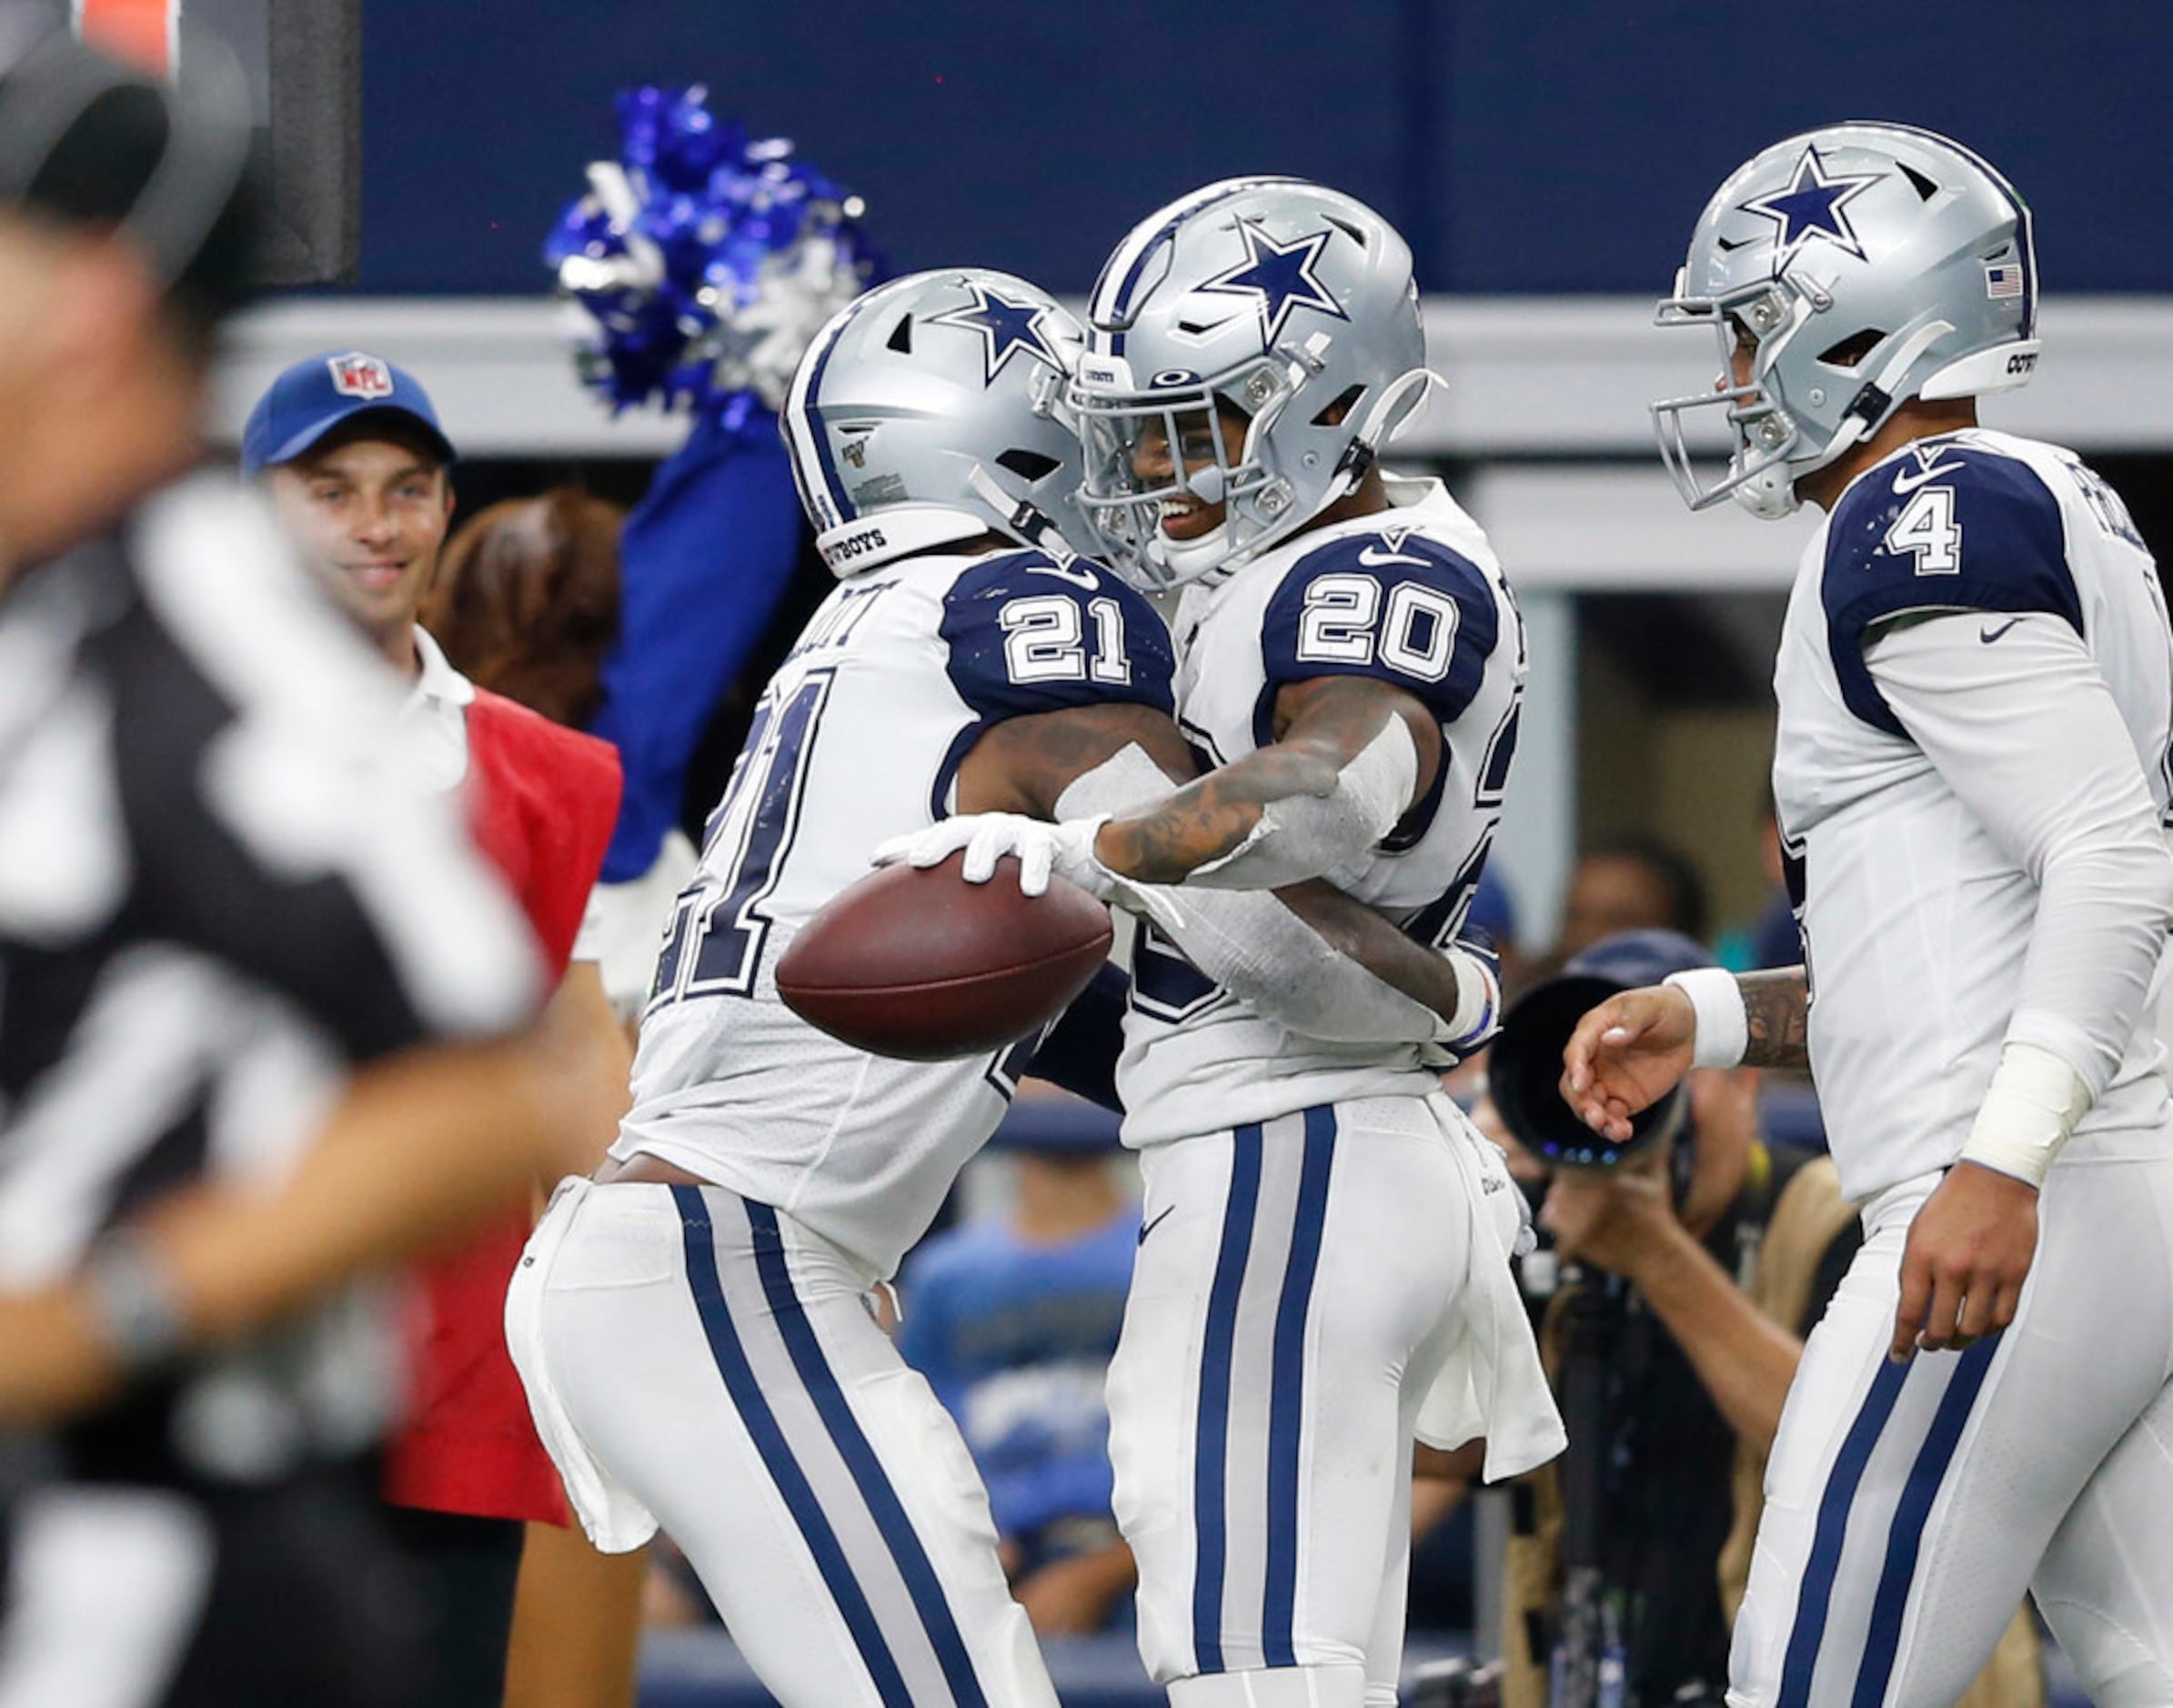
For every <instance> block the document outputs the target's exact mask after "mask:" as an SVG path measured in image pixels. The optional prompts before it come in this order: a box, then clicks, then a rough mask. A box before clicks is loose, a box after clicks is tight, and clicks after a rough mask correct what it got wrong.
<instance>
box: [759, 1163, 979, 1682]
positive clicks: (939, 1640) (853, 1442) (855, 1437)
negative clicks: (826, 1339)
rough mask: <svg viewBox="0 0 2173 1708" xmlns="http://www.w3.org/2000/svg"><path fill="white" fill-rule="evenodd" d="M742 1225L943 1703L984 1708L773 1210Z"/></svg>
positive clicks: (946, 1608)
mask: <svg viewBox="0 0 2173 1708" xmlns="http://www.w3.org/2000/svg"><path fill="white" fill-rule="evenodd" d="M747 1220H748V1222H749V1226H750V1227H751V1228H752V1229H753V1231H754V1252H755V1269H756V1271H757V1272H758V1273H759V1274H760V1276H761V1278H762V1293H763V1296H764V1297H765V1298H766V1299H768V1300H769V1301H770V1311H772V1312H773V1313H775V1315H776V1318H777V1325H778V1331H779V1332H780V1334H781V1335H782V1336H783V1337H784V1342H785V1350H786V1351H788V1352H789V1353H790V1354H791V1358H792V1368H793V1369H794V1370H796V1371H799V1372H800V1381H802V1382H804V1383H805V1384H806V1385H807V1390H808V1392H809V1394H810V1396H811V1397H812V1398H813V1400H814V1402H815V1411H816V1413H817V1415H819V1416H820V1418H821V1419H822V1422H823V1427H824V1428H826V1429H828V1430H829V1431H830V1440H831V1441H833V1442H836V1443H837V1447H838V1453H839V1456H840V1458H842V1459H843V1460H844V1461H845V1465H846V1468H847V1469H848V1470H849V1471H850V1472H852V1480H853V1482H855V1483H857V1484H858V1485H859V1487H860V1498H861V1499H862V1500H864V1501H866V1502H868V1510H869V1511H870V1512H872V1513H873V1514H874V1515H875V1523H876V1528H877V1529H878V1530H880V1532H882V1538H883V1542H884V1544H885V1545H886V1546H887V1547H888V1548H889V1549H890V1558H891V1559H892V1560H894V1561H896V1562H897V1563H898V1572H899V1575H900V1577H902V1578H903V1579H904V1580H905V1586H906V1591H907V1592H908V1593H909V1594H910V1595H911V1596H912V1598H913V1608H914V1611H915V1612H917V1613H919V1614H920V1615H921V1624H922V1625H923V1626H924V1627H925V1628H926V1629H927V1632H928V1639H929V1643H930V1644H931V1646H932V1647H933V1648H934V1650H935V1652H936V1659H937V1660H938V1661H939V1662H940V1663H941V1664H942V1668H943V1678H944V1682H945V1683H948V1684H949V1685H950V1686H951V1700H952V1701H953V1702H954V1703H956V1704H957V1708H988V1699H987V1698H986V1697H985V1696H983V1695H982V1694H981V1681H980V1679H979V1678H977V1677H976V1676H975V1675H974V1672H973V1657H972V1656H971V1654H970V1653H968V1652H967V1649H966V1640H965V1638H964V1637H963V1636H961V1634H960V1633H959V1628H958V1620H957V1619H956V1618H955V1617H954V1616H953V1615H952V1613H951V1603H950V1602H949V1601H948V1600H947V1599H945V1597H944V1594H943V1584H942V1581H941V1579H939V1578H938V1577H937V1576H936V1569H935V1567H934V1565H932V1564H931V1562H930V1561H929V1558H928V1550H927V1549H925V1548H923V1547H922V1546H921V1535H920V1532H918V1531H916V1530H915V1529H914V1528H913V1524H912V1521H911V1520H910V1519H909V1518H908V1517H907V1516H906V1512H905V1504H904V1502H901V1501H900V1500H899V1498H898V1491H897V1490H896V1489H894V1488H893V1487H891V1485H890V1477H889V1475H888V1474H887V1473H886V1472H884V1470H883V1466H882V1461H881V1460H880V1459H878V1458H877V1457H876V1455H875V1449H874V1448H872V1447H871V1446H870V1445H869V1444H868V1437H867V1435H866V1433H865V1432H863V1431H862V1430H861V1428H860V1419H858V1418H856V1417H855V1416H853V1414H852V1406H851V1403H850V1402H849V1401H848V1400H847V1399H846V1397H845V1390H844V1389H843V1388H841V1387H840V1386H839V1384H838V1378H837V1373H836V1372H835V1371H832V1370H831V1369H830V1360H829V1359H828V1358H826V1357H825V1356H824V1355H823V1351H822V1342H821V1341H820V1340H819V1339H818V1338H817V1337H816V1334H815V1325H814V1323H813V1322H812V1321H810V1319H809V1317H808V1313H807V1307H806V1306H804V1305H802V1304H801V1303H800V1295H799V1294H798V1293H797V1292H795V1291H793V1289H792V1272H791V1270H790V1266H789V1265H788V1264H787V1262H786V1261H785V1241H784V1236H783V1235H782V1234H781V1233H780V1231H778V1225H777V1211H774V1210H772V1209H770V1206H769V1205H767V1204H757V1203H752V1202H749V1204H748V1205H747Z"/></svg>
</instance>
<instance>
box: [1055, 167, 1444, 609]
mask: <svg viewBox="0 0 2173 1708" xmlns="http://www.w3.org/2000/svg"><path fill="white" fill-rule="evenodd" d="M1432 379H1433V376H1432V375H1430V374H1429V373H1428V372H1427V371H1426V367H1425V336H1424V331H1423V330H1422V328H1421V326H1420V320H1419V301H1418V287H1417V286H1416V285H1415V283H1414V282H1413V278H1412V275H1411V251H1410V248H1409V247H1408V246H1406V245H1405V244H1404V242H1403V238H1402V237H1401V236H1398V235H1397V234H1396V232H1395V230H1394V228H1393V226H1390V225H1389V224H1388V222H1387V221H1386V220H1384V219H1383V218H1382V217H1381V216H1379V215H1378V214H1376V213H1374V212H1373V210H1372V209H1371V208H1369V207H1367V206H1364V205H1363V203H1360V202H1357V201H1353V199H1352V198H1351V197H1350V196H1343V195H1339V194H1338V193H1337V192H1335V191H1333V190H1329V189H1324V188H1323V187H1322V186H1319V185H1316V184H1308V183H1306V182H1304V181H1303V180H1302V179H1297V178H1232V179H1229V180H1226V181H1224V182H1222V183H1220V184H1212V185H1209V186H1207V187H1206V188H1204V189H1202V190H1197V191H1194V192H1193V193H1192V195H1191V196H1185V197H1183V198H1182V200H1180V201H1177V202H1173V203H1172V204H1171V205H1170V206H1167V207H1164V208H1162V209H1161V210H1160V211H1159V212H1157V213H1154V214H1151V215H1149V216H1147V218H1145V219H1144V220H1142V221H1141V222H1140V224H1139V225H1138V226H1134V227H1133V228H1132V233H1131V235H1130V236H1127V237H1126V238H1125V239H1124V241H1123V242H1122V244H1120V245H1118V246H1117V249H1116V252H1115V253H1114V254H1113V255H1112V256H1111V257H1110V259H1109V262H1108V264H1107V265H1106V266H1104V267H1103V268H1102V276H1101V278H1100V280H1099V281H1098V282H1097V283H1096V285H1095V286H1094V292H1093V296H1092V299H1091V303H1090V306H1089V310H1088V327H1087V349H1086V353H1085V354H1084V355H1083V356H1082V357H1081V358H1080V363H1079V368H1078V377H1077V378H1076V379H1075V380H1074V382H1073V384H1072V386H1071V394H1070V395H1071V406H1072V410H1073V412H1074V414H1075V415H1076V416H1077V417H1078V427H1079V431H1080V434H1081V439H1082V440H1083V442H1084V446H1085V451H1086V467H1085V486H1084V487H1083V488H1082V489H1081V493H1080V499H1079V503H1080V507H1081V509H1082V510H1083V511H1084V512H1085V513H1086V515H1087V517H1088V518H1089V520H1090V521H1091V522H1092V524H1093V526H1094V527H1095V529H1096V531H1097V532H1098V533H1099V535H1100V537H1101V543H1102V551H1101V556H1102V558H1104V559H1105V560H1106V561H1107V562H1109V563H1110V564H1111V565H1112V567H1113V568H1116V569H1117V570H1119V571H1120V572H1121V573H1122V574H1123V575H1125V576H1126V577H1127V578H1129V579H1131V580H1132V581H1133V582H1135V583H1137V584H1138V585H1140V586H1142V587H1144V588H1148V589H1149V590H1150V591H1153V590H1160V589H1162V588H1172V587H1175V586H1178V585H1180V584H1182V583H1183V582H1186V581H1191V580H1193V579H1195V578H1198V577H1201V576H1203V575H1207V574H1210V573H1215V572H1225V571H1227V570H1229V569H1232V568H1235V567H1236V566H1238V565H1240V564H1242V563H1243V562H1244V561H1246V560H1247V559H1248V558H1252V557H1253V556H1254V555H1256V554H1257V553H1259V552H1261V551H1263V550H1264V549H1265V548H1268V547H1270V546H1272V545H1273V544H1274V543H1275V542H1276V541H1278V540H1280V539H1283V538H1287V537H1288V536H1289V535H1290V534H1292V533H1293V532H1295V531H1296V530H1297V529H1298V528H1300V527H1303V526H1304V524H1306V523H1307V522H1309V521H1311V520H1312V519H1313V517H1316V516H1318V515H1319V514H1320V513H1321V512H1322V511H1323V510H1324V509H1326V508H1327V507H1328V506H1329V505H1331V504H1333V503H1334V502H1335V500H1336V499H1338V498H1340V497H1343V495H1344V494H1345V493H1347V492H1349V491H1350V490H1351V489H1352V488H1353V487H1355V486H1356V485H1357V484H1358V483H1359V481H1360V480H1361V479H1363V477H1364V476H1365V473H1366V470H1367V469H1368V468H1370V467H1372V466H1373V457H1374V455H1375V452H1376V450H1377V449H1378V447H1380V446H1381V445H1382V444H1383V442H1384V441H1385V440H1386V439H1387V438H1388V437H1390V436H1391V435H1392V434H1393V433H1394V432H1395V431H1396V429H1397V428H1398V427H1401V426H1403V423H1404V422H1405V421H1407V420H1408V419H1410V417H1412V415H1413V413H1414V412H1415V411H1416V409H1417V407H1418V406H1419V404H1420V402H1421V401H1422V399H1423V398H1424V395H1425V391H1426V387H1427V386H1428V384H1429V383H1430V382H1431V381H1432ZM1224 420H1227V421H1230V422H1232V424H1233V426H1232V429H1231V431H1230V433H1229V435H1228V437H1229V438H1230V439H1232V440H1235V439H1237V438H1238V437H1239V432H1240V430H1241V429H1242V447H1240V448H1237V449H1235V451H1234V454H1233V452H1232V449H1231V448H1230V447H1227V446H1226V445H1225V435H1224V433H1223V431H1222V421H1224ZM1188 465H1191V467H1190V468H1189V472H1188ZM1218 504H1220V505H1222V506H1224V507H1225V508H1224V512H1223V519H1222V523H1221V524H1220V526H1217V527H1213V528H1212V530H1211V531H1209V532H1208V533H1206V534H1204V535H1202V537H1201V538H1196V539H1190V540H1186V539H1179V538H1172V537H1171V535H1170V534H1169V533H1168V532H1167V531H1166V529H1165V527H1164V526H1163V524H1164V522H1165V520H1172V519H1175V518H1177V517H1182V515H1183V514H1184V513H1185V512H1186V511H1188V510H1192V509H1195V508H1197V507H1213V506H1215V505H1218Z"/></svg>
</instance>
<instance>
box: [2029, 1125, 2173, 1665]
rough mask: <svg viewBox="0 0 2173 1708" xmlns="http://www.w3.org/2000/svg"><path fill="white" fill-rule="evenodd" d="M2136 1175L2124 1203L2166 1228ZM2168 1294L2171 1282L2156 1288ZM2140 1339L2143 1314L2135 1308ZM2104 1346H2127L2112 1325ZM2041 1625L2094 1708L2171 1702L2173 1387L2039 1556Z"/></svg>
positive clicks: (2161, 1192) (2151, 1182)
mask: <svg viewBox="0 0 2173 1708" xmlns="http://www.w3.org/2000/svg"><path fill="white" fill-rule="evenodd" d="M2093 1172H2096V1173H2103V1174H2106V1175H2108V1176H2111V1175H2115V1174H2131V1173H2141V1174H2146V1175H2147V1176H2148V1179H2147V1181H2144V1182H2143V1183H2141V1184H2138V1186H2136V1187H2133V1188H2130V1189H2128V1190H2127V1191H2126V1193H2125V1195H2126V1196H2128V1197H2130V1198H2132V1199H2135V1200H2137V1201H2150V1200H2152V1199H2153V1198H2155V1201H2156V1203H2157V1207H2158V1212H2159V1223H2160V1225H2161V1226H2168V1225H2173V1181H2168V1176H2167V1175H2166V1174H2164V1173H2161V1172H2158V1171H2157V1170H2142V1171H2138V1170H2132V1169H2130V1168H2128V1166H2127V1165H2118V1166H2108V1167H2106V1168H2103V1169H2098V1170H2093ZM2158 1291H2160V1293H2161V1294H2163V1293H2173V1276H2169V1277H2167V1278H2165V1279H2164V1280H2162V1281H2161V1282H2160V1284H2159V1289H2158ZM2140 1308H2141V1310H2142V1312H2143V1314H2144V1316H2145V1318H2146V1321H2145V1322H2144V1323H2142V1324H2139V1325H2138V1327H2141V1328H2142V1329H2144V1331H2146V1332H2147V1331H2148V1315H2149V1313H2150V1308H2151V1307H2150V1304H2149V1302H2148V1301H2146V1302H2143V1303H2142V1304H2141V1307H2140ZM2105 1327H2106V1330H2107V1331H2108V1338H2110V1337H2111V1336H2114V1335H2118V1336H2122V1337H2125V1335H2126V1333H2127V1331H2128V1324H2127V1322H2126V1321H2123V1320H2120V1319H2115V1320H2113V1321H2108V1323H2107V1324H2106V1325H2105ZM2032 1588H2033V1590H2034V1592H2035V1593H2036V1596H2037V1604H2038V1606H2039V1607H2040V1608H2041V1609H2042V1610H2043V1612H2044V1614H2045V1617H2046V1620H2047V1623H2049V1624H2050V1625H2051V1626H2052V1628H2053V1632H2054V1634H2055V1635H2057V1637H2058V1638H2059V1641H2060V1647H2061V1648H2062V1649H2063V1650H2065V1651H2066V1652H2067V1656H2068V1658H2069V1660H2070V1661H2071V1662H2073V1663H2074V1665H2075V1669H2076V1672H2077V1674H2078V1675H2079V1676H2080V1677H2081V1679H2082V1682H2083V1685H2084V1688H2085V1689H2086V1690H2087V1692H2088V1693H2089V1695H2090V1698H2091V1700H2092V1701H2094V1702H2096V1703H2098V1704H2099V1708H2129V1705H2130V1704H2140V1703H2168V1702H2173V1386H2161V1387H2160V1388H2159V1390H2158V1393H2157V1394H2156V1396H2155V1397H2154V1398H2153V1399H2152V1400H2151V1401H2150V1402H2149V1404H2148V1406H2146V1407H2145V1408H2144V1410H2143V1412H2142V1415H2141V1416H2139V1417H2138V1418H2137V1419H2136V1421H2135V1422H2133V1423H2132V1424H2130V1425H2129V1426H2128V1432H2127V1433H2126V1434H2125V1435H2123V1436H2122V1437H2121V1438H2120V1441H2119V1442H2118V1445H2116V1446H2115V1447H2114V1448H2113V1450H2112V1452H2110V1453H2108V1455H2107V1456H2106V1458H2105V1460H2104V1462H2102V1463H2101V1464H2100V1465H2098V1468H2097V1470H2096V1471H2095V1472H2093V1474H2092V1475H2091V1477H2090V1479H2089V1481H2088V1482H2087V1484H2086V1485H2085V1486H2084V1488H2083V1490H2082V1492H2081V1493H2080V1494H2079V1495H2078V1496H2077V1499H2076V1501H2075V1502H2074V1504H2073V1506H2072V1507H2071V1508H2070V1509H2069V1511H2068V1512H2067V1517H2066V1518H2065V1520H2064V1521H2063V1522H2061V1524H2060V1527H2059V1529H2058V1531H2057V1532H2056V1533H2055V1534H2054V1536H2053V1539H2052V1543H2051V1546H2050V1547H2048V1548H2047V1550H2046V1552H2045V1559H2044V1562H2043V1564H2042V1565H2041V1566H2040V1567H2039V1568H2038V1572H2037V1579H2036V1582H2034V1584H2033V1585H2032Z"/></svg>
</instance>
